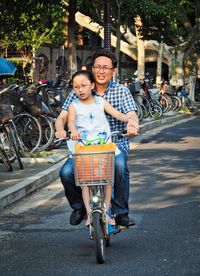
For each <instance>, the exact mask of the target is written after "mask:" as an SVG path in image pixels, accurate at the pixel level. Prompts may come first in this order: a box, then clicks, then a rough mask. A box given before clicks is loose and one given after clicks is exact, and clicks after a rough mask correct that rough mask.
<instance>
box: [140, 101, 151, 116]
mask: <svg viewBox="0 0 200 276" xmlns="http://www.w3.org/2000/svg"><path fill="white" fill-rule="evenodd" d="M142 103H143V105H144V106H145V108H146V112H147V113H146V114H145V116H144V118H147V117H148V116H149V115H150V110H151V104H150V102H149V100H148V99H147V97H145V96H143V98H142Z"/></svg>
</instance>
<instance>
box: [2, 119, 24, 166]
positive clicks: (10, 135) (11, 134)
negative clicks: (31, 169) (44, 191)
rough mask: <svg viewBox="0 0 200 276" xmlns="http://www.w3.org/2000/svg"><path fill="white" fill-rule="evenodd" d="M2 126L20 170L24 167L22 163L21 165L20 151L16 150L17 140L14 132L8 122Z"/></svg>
mask: <svg viewBox="0 0 200 276" xmlns="http://www.w3.org/2000/svg"><path fill="white" fill-rule="evenodd" d="M4 128H5V130H6V133H7V136H8V140H9V143H10V145H11V147H12V148H13V149H14V152H15V157H16V159H17V162H18V164H19V168H20V169H21V170H23V169H24V165H23V163H22V160H21V157H20V152H19V150H18V145H17V140H16V137H15V134H14V132H13V130H12V127H11V126H10V125H9V124H8V125H4Z"/></svg>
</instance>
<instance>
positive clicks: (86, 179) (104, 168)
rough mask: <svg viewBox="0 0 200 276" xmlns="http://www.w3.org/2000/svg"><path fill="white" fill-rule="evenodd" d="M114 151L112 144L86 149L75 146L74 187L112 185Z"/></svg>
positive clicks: (114, 147)
mask: <svg viewBox="0 0 200 276" xmlns="http://www.w3.org/2000/svg"><path fill="white" fill-rule="evenodd" d="M115 149H116V145H115V144H114V143H108V144H105V145H92V146H86V147H85V146H81V145H77V147H75V151H76V153H74V154H73V166H74V173H75V181H76V185H77V186H92V185H107V184H113V183H114V161H115ZM98 150H99V151H98ZM77 151H78V152H77ZM89 151H90V152H89Z"/></svg>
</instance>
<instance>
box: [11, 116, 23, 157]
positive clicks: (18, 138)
mask: <svg viewBox="0 0 200 276" xmlns="http://www.w3.org/2000/svg"><path fill="white" fill-rule="evenodd" d="M9 125H10V126H11V127H12V130H13V132H14V135H15V138H16V144H17V148H18V151H19V153H20V155H21V156H22V157H24V156H25V146H24V144H23V141H22V139H21V137H20V136H19V134H18V132H17V128H16V126H15V123H14V121H13V120H10V121H9Z"/></svg>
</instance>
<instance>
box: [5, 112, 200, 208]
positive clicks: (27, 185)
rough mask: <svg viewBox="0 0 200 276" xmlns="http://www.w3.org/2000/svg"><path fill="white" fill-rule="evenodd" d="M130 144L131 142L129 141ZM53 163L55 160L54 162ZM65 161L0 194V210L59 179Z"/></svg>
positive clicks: (144, 126)
mask: <svg viewBox="0 0 200 276" xmlns="http://www.w3.org/2000/svg"><path fill="white" fill-rule="evenodd" d="M199 114H200V112H199V111H197V112H194V113H193V114H179V115H176V116H171V117H168V118H163V119H161V120H156V121H150V122H146V123H144V124H142V125H141V127H140V134H143V133H145V132H146V131H149V130H151V129H155V128H157V127H159V126H162V125H166V124H171V123H174V122H177V121H180V120H183V119H186V118H189V117H192V116H195V115H199ZM130 142H131V141H130ZM54 161H55V160H54ZM64 162H65V160H62V161H60V162H58V163H56V164H54V165H52V166H51V167H50V168H48V169H46V170H45V171H43V172H40V173H38V174H37V175H35V176H31V177H28V178H26V179H25V180H23V181H21V182H20V183H18V184H16V185H14V186H12V187H11V188H8V189H6V190H4V191H3V192H1V193H0V208H5V207H7V206H8V205H10V204H12V203H14V202H16V201H18V200H20V199H22V198H23V197H25V196H26V195H28V194H30V193H32V192H34V191H35V190H37V189H39V188H42V187H44V186H47V185H48V184H49V183H50V182H52V181H54V180H56V179H57V178H58V177H59V171H60V168H61V166H62V165H63V164H64Z"/></svg>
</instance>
